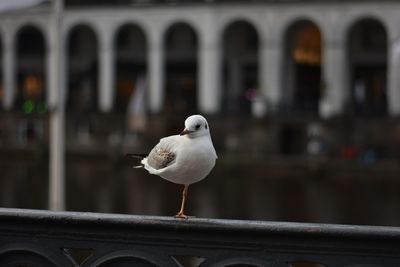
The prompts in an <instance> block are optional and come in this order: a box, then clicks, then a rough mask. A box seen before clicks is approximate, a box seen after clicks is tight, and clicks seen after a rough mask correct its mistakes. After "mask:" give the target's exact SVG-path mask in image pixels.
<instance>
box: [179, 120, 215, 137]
mask: <svg viewBox="0 0 400 267" xmlns="http://www.w3.org/2000/svg"><path fill="white" fill-rule="evenodd" d="M209 134H210V129H209V127H208V123H207V120H206V119H205V118H204V117H203V116H201V115H192V116H190V117H188V118H187V119H186V120H185V129H183V131H182V132H181V134H180V135H186V136H188V137H189V138H195V137H199V136H203V135H209Z"/></svg>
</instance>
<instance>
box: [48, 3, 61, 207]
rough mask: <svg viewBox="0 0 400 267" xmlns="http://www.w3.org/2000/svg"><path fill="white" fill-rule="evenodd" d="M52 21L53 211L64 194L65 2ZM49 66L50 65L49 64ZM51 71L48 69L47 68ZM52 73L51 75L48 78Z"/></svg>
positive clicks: (56, 10)
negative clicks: (63, 15)
mask: <svg viewBox="0 0 400 267" xmlns="http://www.w3.org/2000/svg"><path fill="white" fill-rule="evenodd" d="M53 5H54V7H53V8H54V13H53V14H52V18H51V20H50V22H51V23H49V25H50V26H49V48H48V49H50V52H49V53H50V58H49V65H50V66H51V67H52V70H51V71H50V72H49V73H48V74H47V75H48V80H49V86H48V91H49V95H50V96H49V105H50V109H49V111H50V112H49V139H50V140H49V154H50V155H49V160H50V162H49V200H48V207H49V209H50V210H54V211H63V210H65V208H66V197H65V140H64V132H65V80H64V75H65V72H64V67H65V64H64V59H65V58H64V56H63V55H64V54H63V53H64V49H63V45H64V42H63V35H62V34H63V31H62V27H61V25H62V18H61V16H62V12H63V5H62V1H55V2H54V3H53ZM50 66H49V67H50ZM48 71H49V69H48ZM49 75H50V76H52V77H49Z"/></svg>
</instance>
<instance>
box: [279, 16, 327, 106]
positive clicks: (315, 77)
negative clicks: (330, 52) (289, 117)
mask: <svg viewBox="0 0 400 267" xmlns="http://www.w3.org/2000/svg"><path fill="white" fill-rule="evenodd" d="M285 42H286V47H287V48H286V53H287V54H286V64H285V70H284V73H285V78H284V82H285V88H286V98H287V99H286V101H287V102H288V103H290V104H289V108H290V110H291V111H300V112H306V113H318V107H319V99H320V95H321V50H322V47H321V44H322V42H321V32H320V30H319V29H318V27H317V26H316V25H315V24H313V23H312V22H309V21H299V22H297V23H295V24H293V25H292V26H291V27H290V28H289V30H288V31H287V33H286V39H285Z"/></svg>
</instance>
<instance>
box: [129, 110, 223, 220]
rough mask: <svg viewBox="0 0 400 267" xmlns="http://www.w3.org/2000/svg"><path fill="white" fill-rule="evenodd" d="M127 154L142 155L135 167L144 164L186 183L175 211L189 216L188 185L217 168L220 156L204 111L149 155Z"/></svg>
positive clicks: (161, 175) (152, 172)
mask: <svg viewBox="0 0 400 267" xmlns="http://www.w3.org/2000/svg"><path fill="white" fill-rule="evenodd" d="M128 155H129V156H131V157H136V158H141V159H142V160H141V164H142V165H140V166H135V167H138V168H140V167H144V168H145V169H146V170H147V171H148V172H149V173H151V174H155V175H158V176H160V177H162V178H164V179H166V180H168V181H170V182H173V183H176V184H182V185H184V189H183V192H182V203H181V209H180V210H179V212H178V213H177V214H176V215H175V217H177V218H184V219H186V218H188V216H187V215H185V212H184V209H185V203H186V199H187V194H188V187H189V185H191V184H193V183H196V182H198V181H201V180H203V179H204V178H205V177H206V176H207V175H208V174H209V173H210V171H211V170H212V169H213V168H214V166H215V161H216V159H217V158H218V157H217V153H216V152H215V149H214V146H213V144H212V140H211V136H210V128H209V125H208V123H207V120H206V119H205V118H204V117H203V116H201V115H193V116H190V117H188V118H187V119H186V120H185V128H184V130H183V131H182V132H181V133H180V134H179V135H172V136H168V137H164V138H162V139H160V141H159V143H158V144H157V145H156V146H155V147H154V148H153V149H152V150H151V151H150V153H149V154H148V155H141V154H128Z"/></svg>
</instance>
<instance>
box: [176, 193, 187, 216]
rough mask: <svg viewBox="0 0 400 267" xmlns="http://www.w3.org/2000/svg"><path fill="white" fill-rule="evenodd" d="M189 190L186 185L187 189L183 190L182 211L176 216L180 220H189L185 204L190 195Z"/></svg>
mask: <svg viewBox="0 0 400 267" xmlns="http://www.w3.org/2000/svg"><path fill="white" fill-rule="evenodd" d="M188 188H189V185H185V187H184V188H183V192H182V204H181V210H180V211H179V212H178V213H177V214H176V215H175V218H180V219H187V218H189V216H187V215H185V203H186V198H187V195H188Z"/></svg>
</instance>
